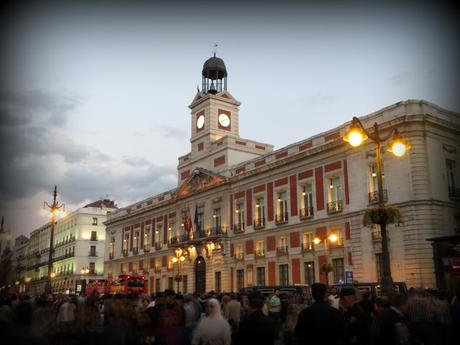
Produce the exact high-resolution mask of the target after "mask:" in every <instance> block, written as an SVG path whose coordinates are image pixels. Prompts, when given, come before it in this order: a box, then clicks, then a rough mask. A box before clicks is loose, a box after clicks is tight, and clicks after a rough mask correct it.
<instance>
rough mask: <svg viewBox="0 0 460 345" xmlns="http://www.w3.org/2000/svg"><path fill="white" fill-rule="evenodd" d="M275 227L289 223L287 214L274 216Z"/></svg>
mask: <svg viewBox="0 0 460 345" xmlns="http://www.w3.org/2000/svg"><path fill="white" fill-rule="evenodd" d="M275 221H276V225H281V224H286V223H287V222H288V221H289V217H288V213H287V212H283V213H280V214H277V215H276V219H275Z"/></svg>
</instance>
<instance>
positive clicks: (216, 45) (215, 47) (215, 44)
mask: <svg viewBox="0 0 460 345" xmlns="http://www.w3.org/2000/svg"><path fill="white" fill-rule="evenodd" d="M218 46H219V45H218V44H217V43H214V48H213V50H212V51H213V53H214V57H216V54H217V47H218Z"/></svg>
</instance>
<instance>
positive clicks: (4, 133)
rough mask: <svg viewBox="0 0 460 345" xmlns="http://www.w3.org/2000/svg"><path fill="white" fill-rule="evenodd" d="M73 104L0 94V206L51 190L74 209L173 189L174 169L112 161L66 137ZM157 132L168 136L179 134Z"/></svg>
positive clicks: (40, 95)
mask: <svg viewBox="0 0 460 345" xmlns="http://www.w3.org/2000/svg"><path fill="white" fill-rule="evenodd" d="M78 104H79V101H78V100H75V99H74V98H72V97H67V96H62V95H55V94H48V93H45V92H41V91H30V92H22V93H19V92H6V91H3V92H0V114H1V115H2V119H1V122H0V156H1V157H3V161H2V169H1V172H0V174H1V178H0V198H1V199H2V201H1V202H0V204H4V205H5V203H6V202H13V201H14V200H19V199H24V198H32V197H33V196H34V195H37V194H38V193H40V192H42V191H48V190H49V189H50V188H52V186H53V185H55V184H57V185H58V187H59V189H60V194H61V196H62V199H63V200H67V201H68V202H70V203H73V204H78V203H81V202H83V201H85V200H94V199H98V198H100V197H101V196H103V195H107V194H108V195H110V196H111V197H113V198H114V199H115V200H124V201H130V202H132V201H135V200H139V199H141V198H145V197H147V196H148V195H152V194H154V193H158V192H160V191H164V190H167V189H170V188H172V187H173V186H174V185H175V183H176V169H175V167H159V166H156V165H154V164H153V163H151V162H149V161H148V160H146V159H143V158H139V157H132V156H127V157H123V158H122V159H115V158H113V157H110V156H108V155H107V154H105V153H103V152H101V151H99V150H98V149H95V148H92V147H88V146H85V145H81V144H79V143H78V142H75V140H73V138H70V137H69V136H68V135H66V134H65V133H66V131H65V128H64V127H65V125H66V120H67V117H68V116H69V115H70V114H71V113H72V111H73V110H74V109H76V107H77V106H78ZM162 130H164V131H165V133H167V135H168V136H174V135H178V134H180V133H181V131H180V130H177V129H175V128H173V127H167V126H166V127H164V126H162ZM38 207H39V206H38ZM0 208H2V205H0Z"/></svg>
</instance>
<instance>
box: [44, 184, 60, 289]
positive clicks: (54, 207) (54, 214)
mask: <svg viewBox="0 0 460 345" xmlns="http://www.w3.org/2000/svg"><path fill="white" fill-rule="evenodd" d="M43 210H44V211H45V212H46V211H48V210H49V213H48V215H49V216H50V217H51V233H50V250H49V255H48V280H47V286H46V288H45V290H46V292H47V293H51V292H52V287H51V279H52V273H53V251H54V249H53V244H54V226H55V224H56V221H57V219H58V218H59V217H60V216H61V217H63V216H64V215H65V204H60V205H59V203H58V201H57V186H54V193H53V203H52V204H51V205H50V204H48V203H47V202H46V201H45V202H44V203H43Z"/></svg>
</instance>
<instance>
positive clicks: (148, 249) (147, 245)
mask: <svg viewBox="0 0 460 345" xmlns="http://www.w3.org/2000/svg"><path fill="white" fill-rule="evenodd" d="M150 248H151V246H150V243H148V244H145V243H144V253H148V252H150Z"/></svg>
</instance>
